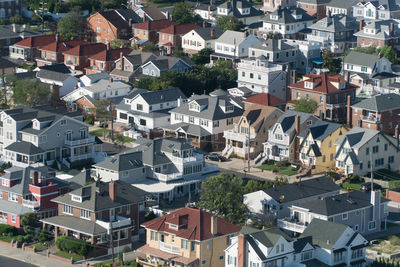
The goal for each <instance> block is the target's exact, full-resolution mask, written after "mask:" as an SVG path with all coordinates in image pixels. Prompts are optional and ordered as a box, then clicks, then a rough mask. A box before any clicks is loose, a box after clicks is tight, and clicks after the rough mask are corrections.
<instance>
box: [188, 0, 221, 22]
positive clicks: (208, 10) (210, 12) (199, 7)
mask: <svg viewBox="0 0 400 267" xmlns="http://www.w3.org/2000/svg"><path fill="white" fill-rule="evenodd" d="M216 11H217V6H216V5H215V4H214V3H212V2H210V4H208V3H207V4H203V3H200V2H197V3H196V4H195V6H194V7H193V12H194V14H196V15H199V16H200V17H201V18H202V19H203V20H205V21H206V22H209V23H211V24H214V23H215V22H216V20H217V19H216V18H215V13H216Z"/></svg>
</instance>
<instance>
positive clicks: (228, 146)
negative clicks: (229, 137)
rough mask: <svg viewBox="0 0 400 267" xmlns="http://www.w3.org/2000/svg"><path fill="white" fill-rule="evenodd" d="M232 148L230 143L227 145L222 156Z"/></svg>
mask: <svg viewBox="0 0 400 267" xmlns="http://www.w3.org/2000/svg"><path fill="white" fill-rule="evenodd" d="M230 148H231V146H230V145H227V146H225V148H224V150H222V153H221V155H222V156H225V154H226V153H227V152H228V150H229V149H230Z"/></svg>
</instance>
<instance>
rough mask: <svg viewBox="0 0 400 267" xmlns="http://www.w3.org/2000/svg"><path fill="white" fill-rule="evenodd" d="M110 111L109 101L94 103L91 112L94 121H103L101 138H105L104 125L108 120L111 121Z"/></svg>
mask: <svg viewBox="0 0 400 267" xmlns="http://www.w3.org/2000/svg"><path fill="white" fill-rule="evenodd" d="M109 110H110V100H96V101H95V102H94V108H93V110H92V112H94V114H95V117H96V120H98V121H100V122H101V121H103V128H104V131H103V137H106V124H107V121H108V120H109V119H111V116H112V115H111V112H110V111H109Z"/></svg>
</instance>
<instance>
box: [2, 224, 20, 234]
mask: <svg viewBox="0 0 400 267" xmlns="http://www.w3.org/2000/svg"><path fill="white" fill-rule="evenodd" d="M16 233H17V228H15V227H14V226H11V225H8V224H0V235H9V234H11V235H15V234H16Z"/></svg>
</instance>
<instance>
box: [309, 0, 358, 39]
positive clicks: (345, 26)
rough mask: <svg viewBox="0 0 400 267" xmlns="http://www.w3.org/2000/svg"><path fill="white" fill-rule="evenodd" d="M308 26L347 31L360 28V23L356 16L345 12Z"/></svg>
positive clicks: (318, 28) (322, 29) (316, 28)
mask: <svg viewBox="0 0 400 267" xmlns="http://www.w3.org/2000/svg"><path fill="white" fill-rule="evenodd" d="M328 1H329V0H328ZM308 28H309V29H313V30H319V31H324V32H345V31H355V30H358V29H359V24H358V23H357V21H356V19H355V18H354V17H351V16H348V15H344V14H336V15H332V16H330V17H325V18H323V19H321V20H318V21H317V22H315V23H314V24H312V25H310V26H309V27H308Z"/></svg>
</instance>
